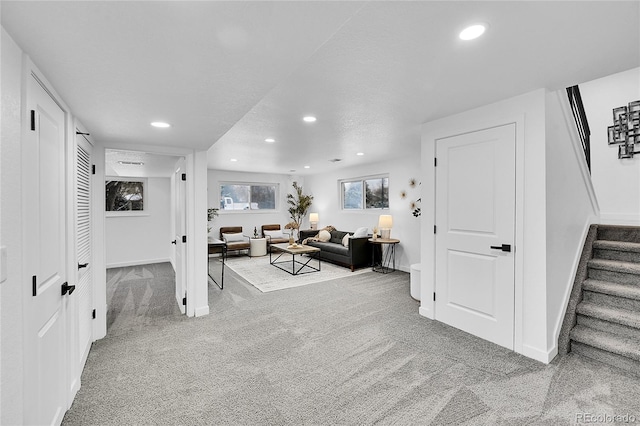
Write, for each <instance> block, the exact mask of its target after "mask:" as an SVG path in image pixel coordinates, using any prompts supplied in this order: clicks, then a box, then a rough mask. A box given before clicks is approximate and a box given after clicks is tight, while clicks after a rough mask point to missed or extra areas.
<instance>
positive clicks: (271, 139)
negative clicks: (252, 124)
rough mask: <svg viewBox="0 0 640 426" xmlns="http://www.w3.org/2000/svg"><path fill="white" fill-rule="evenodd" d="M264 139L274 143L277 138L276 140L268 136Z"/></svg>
mask: <svg viewBox="0 0 640 426" xmlns="http://www.w3.org/2000/svg"><path fill="white" fill-rule="evenodd" d="M264 141H265V142H269V143H273V142H275V141H276V140H275V139H274V138H266V139H265V140H264Z"/></svg>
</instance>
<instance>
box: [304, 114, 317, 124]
mask: <svg viewBox="0 0 640 426" xmlns="http://www.w3.org/2000/svg"><path fill="white" fill-rule="evenodd" d="M302 119H303V120H304V121H305V122H307V123H313V122H314V121H316V118H315V117H314V116H312V115H307V116H306V117H303V118H302Z"/></svg>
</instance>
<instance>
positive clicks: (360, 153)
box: [356, 152, 364, 156]
mask: <svg viewBox="0 0 640 426" xmlns="http://www.w3.org/2000/svg"><path fill="white" fill-rule="evenodd" d="M356 155H359V156H363V155H364V152H357V153H356Z"/></svg>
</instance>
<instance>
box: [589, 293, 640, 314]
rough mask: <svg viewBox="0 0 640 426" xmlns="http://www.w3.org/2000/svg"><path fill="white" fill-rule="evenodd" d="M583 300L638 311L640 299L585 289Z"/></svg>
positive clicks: (639, 310)
mask: <svg viewBox="0 0 640 426" xmlns="http://www.w3.org/2000/svg"><path fill="white" fill-rule="evenodd" d="M583 300H585V301H587V302H593V303H596V304H598V305H605V306H610V307H612V308H621V309H627V310H629V311H635V312H640V300H634V299H627V298H624V297H618V296H613V295H610V294H604V293H597V292H593V291H588V290H585V291H584V293H583Z"/></svg>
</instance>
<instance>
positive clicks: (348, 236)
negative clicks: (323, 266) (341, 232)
mask: <svg viewBox="0 0 640 426" xmlns="http://www.w3.org/2000/svg"><path fill="white" fill-rule="evenodd" d="M349 239H351V235H349V234H345V236H344V237H343V238H342V245H343V246H345V247H346V248H349Z"/></svg>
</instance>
